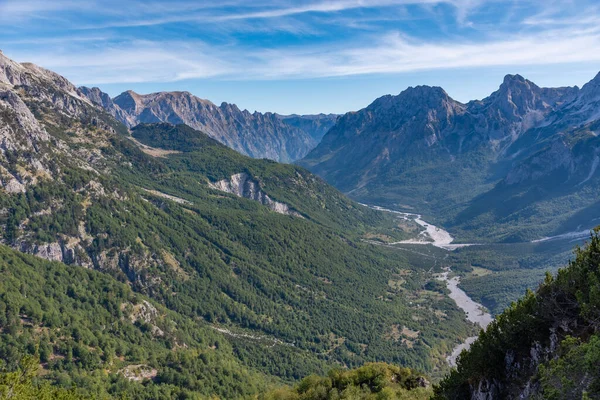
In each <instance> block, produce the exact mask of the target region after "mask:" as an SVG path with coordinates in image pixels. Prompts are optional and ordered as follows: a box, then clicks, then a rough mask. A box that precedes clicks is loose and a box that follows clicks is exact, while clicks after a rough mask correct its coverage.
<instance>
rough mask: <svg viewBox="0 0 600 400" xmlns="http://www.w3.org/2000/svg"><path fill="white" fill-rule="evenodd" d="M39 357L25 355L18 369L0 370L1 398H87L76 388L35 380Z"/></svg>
mask: <svg viewBox="0 0 600 400" xmlns="http://www.w3.org/2000/svg"><path fill="white" fill-rule="evenodd" d="M38 368H39V359H36V358H35V357H33V356H26V357H24V358H23V359H22V360H21V362H20V363H19V367H18V368H17V370H16V371H13V372H9V371H2V372H0V399H3V400H11V399H14V400H54V399H56V400H79V399H82V400H83V399H85V398H87V397H84V396H82V395H79V394H77V393H76V392H75V391H74V390H66V389H64V388H57V387H53V386H51V385H50V384H49V382H47V381H46V382H35V381H34V380H35V379H36V378H37V375H38V374H37V372H38Z"/></svg>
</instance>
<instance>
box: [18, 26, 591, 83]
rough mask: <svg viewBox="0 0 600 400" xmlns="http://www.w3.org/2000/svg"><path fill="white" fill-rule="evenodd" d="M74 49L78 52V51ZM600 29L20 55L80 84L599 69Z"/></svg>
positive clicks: (149, 45)
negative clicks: (484, 37)
mask: <svg viewBox="0 0 600 400" xmlns="http://www.w3.org/2000/svg"><path fill="white" fill-rule="evenodd" d="M75 48H77V50H75ZM590 49H600V27H590V28H587V29H558V30H553V31H548V32H543V33H539V34H536V35H525V36H521V35H512V36H509V37H506V38H505V39H504V40H496V41H491V42H476V41H467V42H460V43H456V42H450V41H448V42H437V41H436V42H432V41H424V40H419V39H415V38H412V37H410V36H407V35H405V34H403V33H400V32H394V33H388V34H386V35H383V36H381V37H372V38H370V40H365V41H363V42H362V43H360V44H355V45H354V46H350V45H348V46H345V47H338V46H331V45H327V44H325V45H321V46H316V47H314V46H308V47H306V46H295V47H291V48H284V49H244V50H240V49H239V47H237V46H233V47H221V46H212V45H210V44H209V43H206V42H203V41H198V40H197V41H192V42H190V41H187V42H182V41H168V42H152V41H140V40H134V41H126V42H122V43H119V44H115V45H113V46H110V47H98V46H96V45H93V46H90V45H89V44H87V43H84V44H79V43H75V44H74V47H72V48H70V49H68V50H64V51H56V50H55V49H51V51H42V52H36V53H35V54H33V53H31V54H27V53H24V54H23V55H22V56H21V57H20V59H21V60H23V61H24V60H32V61H35V62H37V63H39V64H41V65H43V66H45V67H47V68H50V69H54V70H57V71H59V72H60V73H62V74H64V75H66V76H67V77H69V78H70V79H72V80H73V81H75V82H76V83H80V84H107V83H132V82H172V81H179V80H188V79H205V78H215V79H224V80H264V79H269V80H270V79H311V78H321V77H339V76H356V75H369V74H397V73H406V72H416V71H426V70H436V69H438V70H439V69H456V68H474V67H491V66H511V67H515V66H516V67H518V66H526V65H545V66H547V65H551V64H565V63H577V62H598V63H600V51H590Z"/></svg>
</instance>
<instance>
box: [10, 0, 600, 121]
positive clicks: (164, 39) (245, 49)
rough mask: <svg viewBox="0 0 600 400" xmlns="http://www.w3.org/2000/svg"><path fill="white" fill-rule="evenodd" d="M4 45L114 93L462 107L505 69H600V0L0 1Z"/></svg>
mask: <svg viewBox="0 0 600 400" xmlns="http://www.w3.org/2000/svg"><path fill="white" fill-rule="evenodd" d="M0 49H2V50H3V51H4V53H5V54H6V55H7V56H9V57H11V58H13V59H15V60H17V61H21V62H23V61H30V62H34V63H36V64H39V65H41V66H43V67H46V68H48V69H51V70H54V71H56V72H58V73H60V74H62V75H64V76H66V77H67V78H68V79H70V80H71V81H73V82H74V83H76V84H78V85H88V86H98V87H100V88H101V89H103V90H104V91H106V92H108V93H109V94H111V95H113V96H114V95H117V94H119V93H120V92H122V91H124V90H127V89H133V90H135V91H136V92H139V93H149V92H155V91H163V90H187V91H190V92H192V93H193V94H195V95H197V96H199V97H202V98H206V99H209V100H211V101H213V102H215V103H217V104H219V103H220V102H222V101H227V102H231V103H236V104H238V105H239V106H240V107H242V108H247V109H248V110H250V111H254V110H258V111H263V112H264V111H274V112H280V113H294V112H295V113H317V112H334V113H342V112H346V111H351V110H357V109H360V108H362V107H365V106H366V105H368V104H369V103H370V102H371V101H373V100H374V99H375V98H377V97H379V96H382V95H384V94H388V93H391V94H397V93H399V92H401V91H402V90H404V89H405V88H406V87H408V86H415V85H419V84H428V85H438V86H442V87H444V88H445V89H446V91H447V92H448V93H449V94H450V95H451V96H452V97H454V98H455V99H457V100H460V101H468V100H470V99H475V98H482V97H485V96H487V95H488V94H489V93H491V92H492V91H494V90H495V89H496V88H497V87H498V85H499V84H500V83H501V82H502V77H503V76H504V75H505V74H507V73H520V74H522V75H524V76H525V77H527V78H529V79H531V80H532V81H534V82H536V83H537V84H539V85H542V86H560V85H579V86H581V85H582V84H584V83H585V82H587V81H589V80H590V79H591V78H593V77H594V76H595V75H596V73H598V71H600V4H599V3H598V1H597V0H562V1H553V0H546V1H542V0H503V1H496V0H445V1H442V0H334V1H320V0H300V1H282V0H255V1H242V0H220V1H214V0H207V1H187V0H180V1H178V0H174V1H152V0H150V1H127V0H120V1H115V0H98V1H84V0H39V1H28V0H0Z"/></svg>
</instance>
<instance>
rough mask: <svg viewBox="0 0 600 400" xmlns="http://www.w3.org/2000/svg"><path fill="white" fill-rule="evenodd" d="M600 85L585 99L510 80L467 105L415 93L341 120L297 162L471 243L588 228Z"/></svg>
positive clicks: (587, 88)
mask: <svg viewBox="0 0 600 400" xmlns="http://www.w3.org/2000/svg"><path fill="white" fill-rule="evenodd" d="M599 84H600V75H599V76H597V77H596V78H594V79H593V80H592V81H590V82H589V83H587V84H586V85H584V86H583V87H582V88H581V89H579V88H577V87H562V88H540V87H539V86H537V85H535V84H534V83H533V82H531V81H529V80H527V79H525V78H523V77H521V76H520V75H507V76H506V77H505V79H504V81H503V83H502V84H501V85H500V87H499V89H498V90H497V91H496V92H494V93H492V94H491V95H490V96H489V97H487V98H485V99H483V100H477V101H471V102H468V103H466V104H463V103H460V102H458V101H456V100H454V99H452V98H451V97H450V96H449V95H448V94H447V93H446V92H445V91H444V90H443V89H441V88H439V87H428V86H418V87H414V88H412V87H411V88H408V89H407V90H405V91H403V92H402V93H400V94H399V95H397V96H391V95H388V96H383V97H381V98H379V99H377V100H375V101H374V102H373V103H372V104H370V105H369V106H368V107H366V108H364V109H362V110H359V111H356V112H350V113H347V114H345V115H343V116H341V117H340V118H339V119H338V120H337V122H336V124H335V125H334V126H333V127H332V128H331V129H330V130H329V131H328V133H327V134H326V135H325V136H324V137H323V140H322V141H321V143H320V144H319V145H318V146H317V147H316V148H315V149H314V150H312V151H311V152H310V153H309V154H308V155H307V156H306V157H305V158H304V159H303V160H300V161H298V164H299V165H302V166H305V167H307V168H308V169H310V170H311V171H313V172H314V173H316V174H318V175H320V176H322V177H324V178H325V179H326V180H327V181H328V182H329V183H331V184H333V185H334V186H336V187H337V188H339V189H340V190H342V191H343V192H345V193H347V194H348V195H349V196H350V197H352V198H354V199H357V200H359V201H361V202H366V203H372V204H380V205H385V206H392V207H395V208H397V209H404V210H406V211H412V210H416V211H418V212H420V213H424V214H427V215H429V216H430V218H433V219H434V220H437V221H441V222H442V223H443V225H444V226H446V227H447V228H450V230H451V231H454V232H455V233H457V234H458V236H462V237H463V238H464V239H465V240H472V238H476V237H477V238H480V240H482V239H483V240H486V241H496V242H506V241H513V242H514V241H526V240H534V239H540V238H543V237H544V236H552V235H559V234H564V233H566V232H569V231H572V230H575V229H579V230H580V231H581V230H584V229H589V228H591V227H592V226H593V222H592V220H593V219H594V218H596V217H598V216H599V214H600V209H597V205H596V200H595V199H596V198H597V194H598V193H597V189H598V187H599V181H598V178H599V174H598V173H597V167H598V163H599V161H598V160H599V158H598V154H599V152H600V148H599V146H598V139H597V138H596V137H597V129H598V124H599V123H600V122H599V120H600V107H599V106H600V104H599V103H598V99H599V96H600V90H599V88H598V85H599ZM567 204H568V206H567ZM584 215H585V216H586V217H584ZM491 224H493V225H494V227H493V228H491V229H490V225H491ZM484 232H485V233H484Z"/></svg>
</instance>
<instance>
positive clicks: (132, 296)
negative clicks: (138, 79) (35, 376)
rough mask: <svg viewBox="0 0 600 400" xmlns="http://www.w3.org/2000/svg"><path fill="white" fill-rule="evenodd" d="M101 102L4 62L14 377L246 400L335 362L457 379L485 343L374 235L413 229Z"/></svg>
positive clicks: (421, 271) (186, 132) (7, 293)
mask: <svg viewBox="0 0 600 400" xmlns="http://www.w3.org/2000/svg"><path fill="white" fill-rule="evenodd" d="M97 94H98V93H97ZM102 98H104V99H105V100H107V98H106V96H102V95H99V96H98V97H97V98H96V99H95V101H94V100H92V99H91V98H90V94H89V93H87V94H86V93H85V92H84V90H81V89H79V88H77V87H75V86H74V85H72V84H71V83H70V82H69V81H68V80H66V79H65V78H63V77H61V76H60V75H58V74H56V73H53V72H51V71H48V70H45V69H43V68H40V67H38V66H35V65H33V64H27V63H24V64H20V63H17V62H14V61H12V60H10V59H9V58H7V57H5V56H4V55H3V54H0V138H1V144H0V148H1V149H2V150H1V152H0V153H1V154H0V166H1V169H0V183H1V187H2V190H0V210H2V212H1V213H0V226H1V229H0V241H1V245H0V251H1V252H3V254H4V255H3V257H2V258H1V260H0V271H2V273H3V276H4V275H6V276H10V283H9V284H6V285H0V300H1V301H0V318H1V319H0V322H1V325H2V329H0V354H1V355H2V359H3V360H4V361H5V364H3V366H6V368H7V370H8V371H17V370H18V369H19V368H21V361H22V360H25V359H27V357H29V356H39V357H40V360H39V363H38V364H39V368H42V370H43V371H44V373H43V374H44V378H43V379H44V381H46V382H51V383H52V384H54V385H59V386H63V387H67V388H69V387H77V392H78V393H80V394H83V396H84V397H85V396H89V395H91V393H95V394H98V396H99V397H101V398H106V397H121V396H126V397H127V396H130V397H132V398H146V399H152V398H170V397H173V396H174V397H192V398H193V397H200V396H213V395H217V396H220V397H223V398H243V397H245V396H249V395H252V394H256V393H257V392H259V391H265V390H266V389H267V388H270V387H274V386H279V385H282V384H284V383H286V382H293V381H295V380H298V379H300V378H302V377H303V376H308V375H310V374H312V373H320V374H324V373H325V372H326V371H327V370H329V369H332V368H333V367H334V366H336V365H347V366H349V367H353V366H360V365H362V364H364V363H366V362H373V361H386V362H401V363H403V364H407V365H413V366H414V368H419V369H420V370H424V371H428V372H432V373H434V372H435V373H437V374H441V373H442V371H444V370H446V369H447V368H448V367H447V365H446V362H445V358H444V357H445V354H447V353H449V352H450V351H451V349H452V347H453V346H454V345H455V344H456V343H458V342H460V341H461V340H462V338H464V337H467V336H468V335H471V334H473V333H474V331H475V329H474V327H473V326H472V325H471V324H469V323H468V322H467V321H465V320H464V318H463V314H462V312H461V311H460V309H458V307H457V306H456V305H455V304H454V303H453V302H452V301H451V300H450V299H449V298H447V297H446V296H444V295H443V294H442V290H443V289H442V288H441V287H439V286H436V285H435V282H434V281H435V276H434V271H432V270H431V269H430V267H429V266H425V265H420V264H415V265H413V264H411V263H409V261H408V260H407V258H406V256H405V255H403V254H402V253H399V252H397V251H394V250H392V249H388V248H387V247H384V246H377V245H373V244H370V243H367V242H366V241H365V240H366V239H367V238H373V237H375V238H376V237H385V238H389V240H403V239H408V238H411V237H413V236H414V235H416V234H418V229H417V228H416V227H414V226H412V225H411V224H410V222H409V221H405V220H403V219H401V218H398V217H396V216H394V215H391V214H387V213H382V212H378V211H375V210H372V209H369V208H367V207H365V206H363V205H360V204H358V203H356V202H354V201H352V200H350V199H348V198H347V197H345V196H344V195H343V194H341V193H340V192H339V191H337V190H336V189H334V188H333V187H331V186H330V185H328V184H327V183H326V182H325V181H323V180H322V179H321V178H319V177H317V176H315V175H313V174H312V173H310V172H308V171H307V170H305V169H303V168H300V167H298V166H295V165H291V164H280V163H277V162H275V161H272V160H265V159H253V158H250V157H247V156H245V155H242V154H240V153H238V152H236V151H234V150H233V149H230V148H228V147H227V146H225V145H223V144H221V143H220V142H219V141H218V140H215V139H213V138H212V137H211V136H210V135H208V134H207V133H204V132H201V131H198V130H196V129H193V128H191V127H189V126H187V125H183V124H177V125H174V124H170V123H165V122H160V123H147V124H146V123H142V124H138V125H136V126H135V127H133V128H131V129H129V128H128V127H127V126H125V125H124V124H122V123H121V122H120V121H119V120H117V119H116V118H115V117H113V115H112V113H110V112H109V111H110V110H108V109H107V108H105V107H104V106H102V107H100V106H99V105H98V104H97V102H98V101H102ZM107 104H110V103H107ZM115 110H117V111H118V109H117V108H116V107H115V108H113V111H115ZM273 116H274V118H276V119H277V120H279V121H281V119H282V118H286V117H282V116H275V114H273ZM291 118H294V117H291ZM314 119H318V117H316V118H314ZM315 126H319V123H315ZM24 253H26V254H28V255H26V254H24ZM29 255H31V256H35V257H31V256H29ZM70 269H71V270H72V269H76V270H77V271H78V272H77V273H69V271H70ZM84 269H85V270H86V272H80V271H83V270H84ZM3 282H4V281H3ZM44 282H47V283H46V285H45V286H44ZM428 284H429V286H428V287H430V289H432V290H423V288H424V287H425V286H426V285H428ZM27 288H31V291H32V292H31V291H30V289H27ZM42 288H43V289H42ZM357 288H360V289H359V290H357ZM15 289H17V290H15ZM20 289H23V290H20ZM88 313H89V315H87V314H88ZM71 316H72V317H71ZM432 318H433V319H432ZM38 344H39V346H38ZM37 348H41V349H42V350H43V351H41V354H37V353H36V349H37ZM386 370H387V369H386ZM393 370H394V369H393V368H392V369H390V371H393ZM404 375H406V374H403V376H404ZM409 375H411V374H409ZM1 376H4V375H1ZM411 376H412V375H411ZM2 379H3V378H0V389H1V388H2V387H3V386H2V385H3V383H2V382H4V381H3V380H2Z"/></svg>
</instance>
